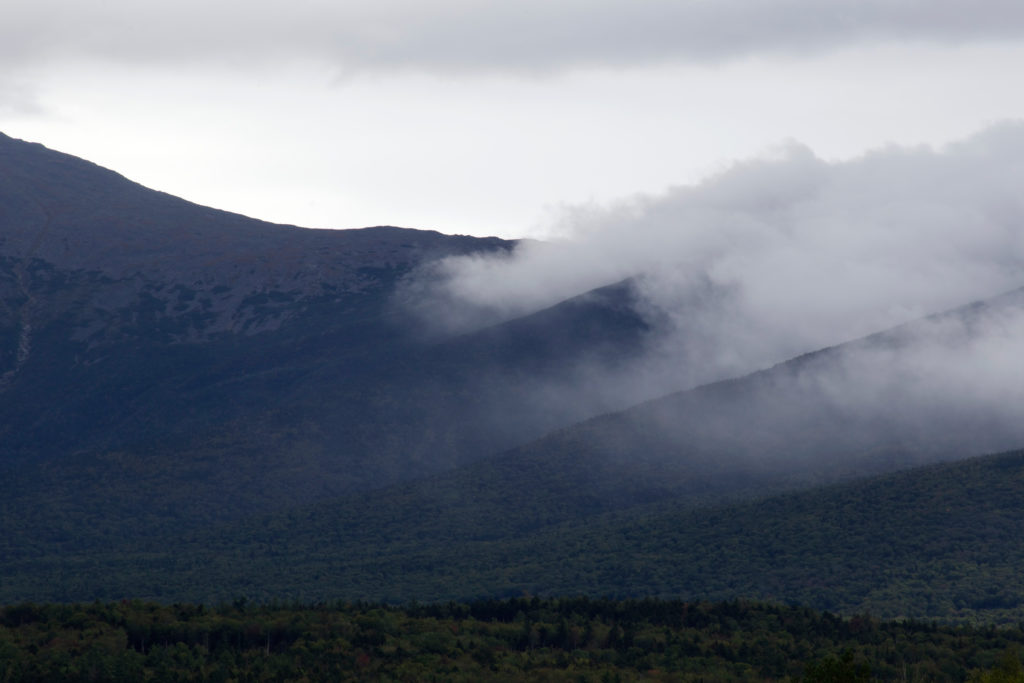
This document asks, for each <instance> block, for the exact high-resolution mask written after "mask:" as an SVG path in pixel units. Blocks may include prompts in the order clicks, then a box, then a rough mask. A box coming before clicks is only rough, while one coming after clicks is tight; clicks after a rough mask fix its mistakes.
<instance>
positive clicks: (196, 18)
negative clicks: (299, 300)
mask: <svg viewBox="0 0 1024 683" xmlns="http://www.w3.org/2000/svg"><path fill="white" fill-rule="evenodd" d="M3 14H4V18H3V21H2V22H0V130H3V131H4V132H5V133H7V134H9V135H13V136H15V137H20V138H24V139H29V140H33V141H37V142H42V143H43V144H46V145H47V146H49V147H52V148H55V149H59V150H62V151H67V152H70V153H73V154H77V155H79V156H83V157H86V158H88V159H90V160H93V161H96V162H97V163H100V164H102V165H105V166H108V167H111V168H113V169H114V170H117V171H119V172H121V173H123V174H125V175H127V176H129V177H130V178H132V179H135V180H138V181H140V182H142V183H144V184H146V185H149V186H151V187H154V188H156V189H161V190H165V191H168V192H171V193H173V194H177V195H180V196H183V197H185V198H187V199H190V200H193V201H197V202H200V203H204V204H209V205H212V206H216V207H218V208H225V209H229V210H235V211H239V212H242V213H245V214H248V215H253V216H256V217H259V218H266V219H269V220H275V221H279V222H290V223H296V224H299V225H305V226H310V227H339V228H340V227H346V228H347V227H362V226H366V225H378V224H395V225H403V226H407V227H416V228H433V229H438V230H441V231H443V232H463V233H474V234H500V235H504V236H520V235H527V234H529V235H547V234H551V233H552V232H553V231H555V230H556V229H557V228H558V226H561V225H564V224H565V220H564V214H565V212H566V207H570V211H569V213H575V212H578V211H579V208H578V207H580V206H595V205H596V206H601V205H604V204H608V203H610V202H614V201H616V200H618V199H620V198H623V197H628V196H631V195H633V194H635V193H638V192H660V191H663V190H665V189H666V188H669V187H673V186H679V185H688V184H695V183H698V182H700V181H701V180H702V179H704V178H705V177H707V176H709V175H713V174H716V173H719V172H721V171H723V170H725V169H726V168H728V167H729V166H730V165H731V164H732V163H734V162H735V161H737V160H748V159H751V158H754V157H764V156H769V157H770V156H771V155H773V154H775V153H776V152H775V150H777V149H779V148H780V146H784V145H786V144H789V143H788V141H792V140H795V141H798V142H799V143H802V144H803V145H806V146H807V147H808V148H809V149H810V150H812V151H813V153H814V154H815V155H816V156H817V157H819V158H820V159H823V160H826V161H829V162H838V161H842V160H849V159H852V158H856V157H858V156H860V155H862V154H863V153H864V152H865V151H866V150H869V149H876V148H879V147H882V146H885V145H887V144H890V143H895V144H900V145H911V146H912V145H918V144H922V143H929V144H932V145H937V146H940V145H942V144H945V143H947V142H949V141H952V140H957V139H962V138H966V137H967V136H969V135H971V134H973V133H974V132H976V131H978V130H980V129H982V128H984V127H986V126H988V125H989V124H991V123H993V122H996V121H1000V120H1006V119H1019V118H1024V89H1021V88H1020V87H1019V86H1018V83H1017V81H1018V80H1019V75H1018V74H1019V73H1020V71H1021V67H1022V66H1024V41H1022V37H1024V4H1022V3H1020V2H1019V0H973V1H968V0H929V1H927V2H925V1H924V0H919V1H917V0H830V2H818V1H812V0H715V1H711V0H671V1H668V0H639V1H638V0H629V1H627V0H588V1H587V2H582V1H577V0H564V1H555V2H551V1H546V2H542V1H541V0H522V1H520V2H515V3H512V2H502V3H497V2H483V1H476V2H474V1H471V0H441V1H419V2H408V1H403V0H392V1H387V0H374V1H373V2H364V1H362V0H358V1H350V2H337V1H336V0H332V1H330V2H328V1H327V0H323V1H316V0H305V1H301V0H293V1H291V2H288V3H283V2H280V3H269V2H261V1H260V0H253V1H249V2H245V3H243V2H223V1H221V2H218V1H216V0H213V1H206V2H198V1H196V0H178V1H176V2H173V3H172V2H166V1H164V2H152V1H149V0H130V1H129V0H108V1H106V2H103V3H99V2H81V1H76V2H72V1H70V0H8V1H7V2H5V4H4V13H3Z"/></svg>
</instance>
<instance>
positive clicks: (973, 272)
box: [406, 123, 1024, 388]
mask: <svg viewBox="0 0 1024 683" xmlns="http://www.w3.org/2000/svg"><path fill="white" fill-rule="evenodd" d="M1021 187H1024V124H1022V123H1006V124H1001V125H997V126H994V127H992V128H989V129H987V130H985V131H983V132H981V133H979V134H977V135H975V136H973V137H971V138H969V139H967V140H964V141H962V142H958V143H955V144H951V145H949V146H947V147H945V148H942V149H932V148H929V147H914V148H903V147H895V146H893V147H888V148H885V149H880V150H876V151H873V152H870V153H868V154H866V155H864V156H863V157H860V158H857V159H854V160H851V161H843V162H836V163H830V162H828V161H825V160H822V159H820V158H818V157H816V156H815V155H814V154H813V152H812V151H811V150H809V149H807V148H806V147H803V146H801V145H799V144H797V143H791V144H789V145H787V146H785V147H784V148H782V149H780V150H778V151H777V152H776V153H775V154H774V155H772V156H769V157H766V158H761V159H754V160H750V161H746V162H742V163H738V164H736V165H734V166H733V167H731V168H729V169H728V170H726V171H724V172H723V173H721V174H719V175H717V176H714V177H711V178H709V179H707V180H706V181H705V182H703V183H701V184H699V185H695V186H686V187H676V188H672V189H669V190H668V191H666V192H664V193H662V194H660V195H652V196H638V197H633V198H630V199H627V200H624V201H622V202H619V203H617V204H615V205H612V206H584V207H577V208H573V209H570V210H567V211H566V212H565V213H564V215H563V217H562V219H561V221H560V223H559V225H558V226H557V232H558V234H559V237H558V238H556V239H555V240H553V241H552V242H549V243H541V242H527V243H524V244H523V245H521V246H520V247H519V248H518V249H516V251H515V252H513V253H512V254H510V255H501V256H495V257H480V256H475V257H459V258H452V259H448V260H446V261H444V262H441V263H440V264H435V265H434V266H433V267H432V270H431V272H430V273H429V274H427V275H428V276H427V277H423V278H420V279H418V280H414V281H413V282H412V283H411V285H410V287H409V288H408V290H407V292H406V293H407V295H408V296H409V298H410V300H412V301H415V302H417V305H419V306H421V307H422V308H421V310H423V311H428V312H429V313H428V315H427V316H426V317H427V318H429V320H430V321H431V325H433V328H434V330H435V331H442V330H443V331H446V332H448V333H451V332H458V331H465V330H467V329H471V328H472V327H474V326H480V325H483V324H487V323H490V322H493V321H495V320H499V319H502V318H510V317H514V316H517V315H521V314H524V313H526V312H529V311H532V310H537V309H539V308H543V307H545V306H548V305H551V304H554V303H555V302H557V301H560V300H562V299H565V298H568V297H570V296H573V295H576V294H578V293H580V292H583V291H586V290H588V289H591V288H594V287H598V286H601V285H604V284H608V283H611V282H615V281H618V280H621V279H624V278H634V282H635V287H636V290H637V292H638V299H639V302H640V303H639V307H640V309H641V310H642V312H644V313H645V315H647V316H648V317H649V319H650V320H651V321H652V324H654V325H656V326H657V328H658V330H659V331H660V333H661V336H660V342H659V343H657V344H655V345H654V346H652V348H651V350H650V354H649V357H648V358H647V359H646V360H647V361H648V366H644V367H637V368H635V372H634V373H633V374H635V375H638V376H644V375H650V376H658V377H662V378H663V380H664V378H665V373H666V372H668V373H669V374H670V375H671V383H673V384H674V385H676V387H677V388H684V387H685V386H692V385H694V384H696V383H702V382H708V381H713V380H716V379H721V378H723V377H729V376H735V375H738V374H741V373H744V372H749V371H752V370H755V369H758V368H761V367H765V366H768V365H771V364H773V363H776V362H780V361H783V360H785V359H787V358H790V357H792V356H795V355H798V354H800V353H804V352H807V351H811V350H814V349H818V348H822V347H825V346H829V345H834V344H838V343H841V342H844V341H848V340H851V339H855V338H858V337H861V336H864V335H868V334H871V333H873V332H876V331H879V330H884V329H886V328H889V327H892V326H895V325H899V324H901V323H904V322H907V321H909V320H913V319H917V318H921V317H923V316H925V315H928V314H931V313H935V312H940V311H943V310H947V309H951V308H954V307H957V306H962V305H964V304H967V303H970V302H972V301H975V300H979V299H983V298H986V297H991V296H994V295H998V294H1000V293H1003V292H1006V291H1009V290H1011V289H1014V288H1016V287H1020V286H1022V285H1024V193H1021V191H1020V188H1021ZM661 384H662V385H666V384H668V381H662V382H661ZM659 388H662V387H659Z"/></svg>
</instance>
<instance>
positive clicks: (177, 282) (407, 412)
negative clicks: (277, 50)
mask: <svg viewBox="0 0 1024 683" xmlns="http://www.w3.org/2000/svg"><path fill="white" fill-rule="evenodd" d="M513 247H514V243H513V242H508V241H504V240H500V239H497V238H483V239H482V238H474V237H466V236H449V235H442V234H440V233H437V232H430V231H420V230H409V229H400V228H393V227H377V228H367V229H364V230H309V229H303V228H298V227H294V226H282V225H273V224H269V223H265V222H262V221H257V220H253V219H250V218H246V217H244V216H240V215H236V214H231V213H226V212H223V211H217V210H214V209H209V208H206V207H202V206H197V205H195V204H191V203H189V202H186V201H184V200H181V199H178V198H175V197H171V196H169V195H166V194H163V193H160V192H155V191H153V190H149V189H147V188H144V187H142V186H140V185H138V184H135V183H133V182H131V181H129V180H127V179H125V178H123V177H122V176H120V175H118V174H116V173H114V172H112V171H109V170H106V169H103V168H100V167H98V166H96V165H94V164H91V163H89V162H87V161H84V160H81V159H77V158H75V157H71V156H68V155H65V154H61V153H58V152H54V151H51V150H49V149H47V148H45V147H43V146H41V145H38V144H30V143H25V142H22V141H19V140H14V139H12V138H9V137H5V136H0V398H2V400H0V467H4V468H6V469H7V470H8V471H9V472H10V476H8V477H7V481H8V482H10V485H11V486H14V484H13V482H14V481H15V480H17V481H19V482H21V483H20V484H19V485H18V486H19V488H16V489H13V490H15V491H18V492H21V493H23V494H25V495H28V494H29V492H31V493H32V495H42V496H45V495H47V493H46V492H47V490H48V489H47V488H46V486H47V484H43V483H41V482H44V481H47V480H48V478H49V480H50V484H49V485H53V486H63V485H65V484H68V485H71V484H70V483H69V482H75V481H78V480H79V478H80V477H81V476H85V475H83V471H97V469H98V470H100V471H107V474H108V475H109V476H108V479H112V480H116V479H118V478H119V477H121V476H122V475H124V476H125V477H126V478H127V479H128V480H132V476H133V475H127V474H125V473H130V472H135V473H139V472H141V473H143V474H142V475H141V476H140V477H137V478H136V480H133V481H135V486H134V488H137V489H138V490H139V491H146V493H147V494H154V490H159V491H160V492H161V493H160V494H159V495H164V496H166V495H168V492H174V491H176V490H177V488H178V487H180V486H183V485H184V483H183V481H184V480H183V479H182V478H183V477H184V478H185V479H187V481H188V482H189V483H188V484H187V485H188V486H189V487H193V488H196V489H200V490H208V495H209V496H210V497H211V499H213V500H218V501H223V500H224V499H225V496H226V498H227V499H229V500H231V501H233V504H235V505H239V506H240V508H239V509H248V508H249V507H250V506H256V507H266V506H268V505H269V506H271V507H273V506H275V505H286V504H291V503H292V502H294V501H295V500H302V501H305V500H309V499H315V498H317V497H319V496H323V495H330V494H332V493H337V492H343V491H347V490H351V489H354V488H365V487H372V486H381V485H385V484H387V483H388V482H391V481H395V480H398V479H404V478H409V477H411V476H415V475H417V474H422V473H426V472H433V471H439V470H443V469H445V468H447V467H450V466H452V465H453V464H456V463H458V462H461V461H463V460H466V459H472V458H477V457H484V456H486V455H489V454H491V453H494V452H497V451H498V450H501V449H503V448H507V447H508V446H510V445H514V444H515V443H520V442H522V441H524V440H528V439H529V438H530V437H531V436H536V435H539V433H541V431H543V429H545V428H547V427H549V426H552V424H553V423H552V420H553V419H555V418H554V417H552V416H551V415H549V414H548V413H547V411H543V410H541V409H540V408H535V407H531V406H530V405H528V404H524V403H523V402H524V401H525V400H526V398H525V397H524V396H521V395H519V394H518V393H517V392H516V391H515V387H513V386H512V385H511V384H510V383H509V382H507V381H506V380H507V379H508V378H509V377H510V376H519V377H521V378H525V377H527V376H530V375H534V374H536V373H541V372H545V371H546V370H550V369H551V368H555V367H557V368H568V367H571V365H572V363H571V362H570V361H569V359H571V358H576V357H580V358H583V357H588V358H589V357H592V356H594V354H597V355H601V356H602V357H606V358H608V359H615V358H619V357H620V355H625V356H628V355H629V354H630V353H634V352H637V351H638V350H639V348H640V347H641V346H642V344H643V337H644V334H645V330H646V326H645V324H644V322H643V320H642V319H641V318H640V316H639V315H638V314H636V313H635V312H633V311H632V308H631V305H630V295H629V286H628V284H622V285H619V286H618V288H612V289H610V290H608V291H606V292H604V293H594V294H591V295H585V296H583V297H580V298H577V299H575V300H573V301H571V302H566V303H565V304H563V305H560V306H556V307H554V308H552V309H550V311H548V312H546V313H539V314H535V316H533V317H528V318H525V319H523V320H521V321H509V322H507V323H504V324H499V325H497V326H492V327H490V328H488V329H486V330H481V331H479V332H477V333H470V334H464V335H461V336H459V337H457V338H451V339H448V338H442V339H437V338H433V339H430V340H424V339H421V338H419V336H418V335H417V334H415V332H414V330H413V329H412V328H411V327H410V326H409V325H408V324H406V321H405V320H404V318H403V313H402V311H401V310H400V307H399V306H397V305H396V299H395V293H396V291H398V288H399V287H400V286H401V285H402V283H403V282H404V278H408V277H410V274H412V273H414V272H418V271H417V268H420V267H423V266H424V265H425V264H429V263H431V262H433V261H436V260H437V259H441V258H444V257H448V256H453V255H462V254H470V253H494V252H504V251H507V250H510V249H512V248H513ZM559 330H561V332H559ZM595 332H596V334H595ZM554 338H557V339H558V344H557V345H556V344H553V343H550V342H549V340H551V339H554ZM499 405H500V408H499V407H497V406H499ZM500 411H507V412H508V413H509V414H510V415H515V414H519V417H520V419H518V420H517V424H516V426H515V428H511V427H509V428H504V429H494V423H495V422H496V421H497V420H496V419H495V416H496V414H497V413H498V412H500ZM584 415H585V413H581V412H579V411H576V412H574V411H573V410H572V409H569V410H567V411H565V416H564V417H566V419H570V418H575V419H578V418H579V417H583V416H584ZM525 425H530V426H529V428H528V429H527V428H525ZM531 430H532V431H531ZM47 463H49V464H47ZM55 463H59V464H55ZM111 463H117V465H116V466H113V465H111ZM41 468H42V469H41ZM146 480H151V483H152V486H153V487H154V490H148V489H147V488H146V486H144V485H143V484H142V481H146ZM225 492H228V493H227V494H225ZM12 495H13V494H12ZM82 495H83V496H84V497H88V495H89V489H88V487H85V488H83V489H82ZM173 495H176V494H171V497H173ZM229 507H230V506H229V505H223V506H221V508H222V510H227V509H228V508H229Z"/></svg>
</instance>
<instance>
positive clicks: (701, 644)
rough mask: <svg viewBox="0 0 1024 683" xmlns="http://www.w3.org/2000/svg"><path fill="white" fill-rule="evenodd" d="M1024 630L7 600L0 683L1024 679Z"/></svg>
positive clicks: (741, 606)
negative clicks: (1023, 661)
mask: <svg viewBox="0 0 1024 683" xmlns="http://www.w3.org/2000/svg"><path fill="white" fill-rule="evenodd" d="M1022 645H1024V630H1022V628H1020V627H1012V628H1003V629H996V628H994V627H984V628H978V627H951V626H939V625H936V624H934V623H926V622H917V621H903V622H896V621H879V620H876V619H873V618H871V617H869V616H857V617H852V618H840V617H837V616H835V615H832V614H830V613H827V612H815V611H813V610H810V609H807V608H800V607H786V606H781V605H772V604H767V603H753V602H744V601H731V602H724V603H687V602H680V601H661V600H631V601H613V600H595V599H588V598H573V599H539V598H519V599H510V600H487V601H477V602H472V603H448V604H434V605H416V604H412V605H407V606H404V607H395V606H383V605H371V604H335V605H317V606H301V605H291V606H282V605H252V604H248V603H247V602H246V601H245V600H244V599H238V600H235V601H234V603H233V604H230V605H222V606H218V607H213V608H206V607H204V606H203V605H197V604H175V605H160V604H156V603H148V602H141V601H122V602H117V603H100V602H96V603H92V604H45V605H37V604H33V603H21V604H17V605H9V606H7V607H4V608H0V680H2V681H23V680H61V681H126V680H132V681H182V680H185V681H321V680H338V681H340V680H403V681H421V680H423V681H426V680H439V681H440V680H444V681H477V680H507V681H514V680H524V679H529V680H550V681H561V680H566V681H629V680H639V679H644V680H672V681H699V680H704V681H718V680H734V681H742V680H777V681H799V680H802V681H859V680H900V681H933V680H949V681H960V680H975V681H1004V680H1006V681H1009V680H1022V679H1024V677H1022V676H1021V675H1020V665H1019V662H1018V660H1016V654H1015V653H1016V651H1017V649H1018V648H1020V647H1021V646H1022Z"/></svg>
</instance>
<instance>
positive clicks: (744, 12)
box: [0, 0, 1024, 73]
mask: <svg viewBox="0 0 1024 683" xmlns="http://www.w3.org/2000/svg"><path fill="white" fill-rule="evenodd" d="M1022 35H1024V6H1022V5H1021V4H1020V3H1019V2H1016V1H1015V0H973V1H972V2H968V1H967V0H928V1H926V0H835V1H833V2H829V3H821V2H814V1H813V0H715V1H714V2H712V1H711V0H687V1H683V2H679V1H678V0H643V1H641V2H635V1H627V0H588V1H587V2H584V1H583V0H562V1H560V2H544V1H542V0H523V1H522V2H516V3H499V2H473V1H470V0H434V1H432V2H412V1H410V0H390V1H388V0H374V2H367V1H354V2H344V3H337V2H329V1H327V0H297V1H296V2H291V3H287V4H284V3H272V2H266V1H262V2H245V3H243V2H238V1H223V0H222V1H220V2H213V3H208V2H198V1H197V0H181V1H180V2H174V3H155V2H138V1H135V0H133V1H129V0H111V1H110V2H105V3H101V4H97V3H79V2H70V1H69V0H31V1H29V0H14V3H13V5H12V4H10V3H8V4H7V5H6V6H5V12H4V22H3V24H2V25H0V57H2V58H3V59H4V60H5V62H6V63H7V64H8V65H11V64H14V63H17V62H24V61H40V60H50V59H54V58H61V57H63V58H67V57H81V56H83V55H85V56H94V57H100V58H108V59H115V60H126V61H148V60H154V61H165V60H169V61H173V62H180V61H183V60H184V61H194V60H198V61H205V60H209V59H225V60H228V61H230V62H232V63H234V64H236V65H240V66H245V65H252V64H253V63H259V64H267V63H274V62H275V61H279V60H282V59H293V58H302V59H314V60H318V61H320V60H326V61H329V62H330V63H332V64H334V65H336V66H337V67H338V68H340V69H343V70H348V71H359V70H380V69H416V70H427V71H444V72H451V71H454V72H476V71H511V72H532V73H543V72H550V71H558V70H561V69H567V68H574V67H620V66H629V65H647V64H659V63H660V64H663V63H673V62H717V61H722V60H729V59H735V58H740V57H744V56H748V55H752V54H762V53H769V54H772V53H781V54H802V53H806V52H820V51H827V50H833V49H836V48H840V47H843V46H849V45H857V44H864V43H872V42H879V41H928V42H940V43H948V42H954V43H960V42H975V41H991V40H1015V39H1019V38H1020V37H1021V36H1022Z"/></svg>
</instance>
